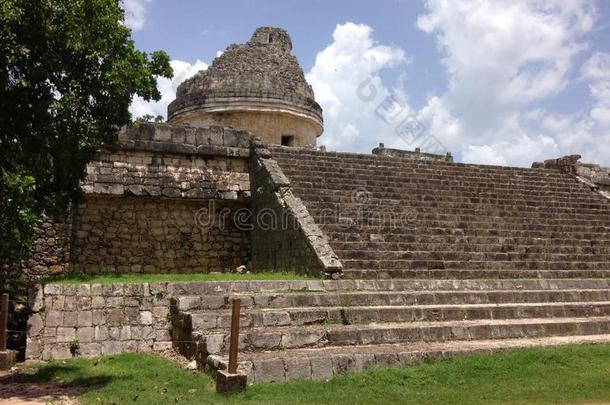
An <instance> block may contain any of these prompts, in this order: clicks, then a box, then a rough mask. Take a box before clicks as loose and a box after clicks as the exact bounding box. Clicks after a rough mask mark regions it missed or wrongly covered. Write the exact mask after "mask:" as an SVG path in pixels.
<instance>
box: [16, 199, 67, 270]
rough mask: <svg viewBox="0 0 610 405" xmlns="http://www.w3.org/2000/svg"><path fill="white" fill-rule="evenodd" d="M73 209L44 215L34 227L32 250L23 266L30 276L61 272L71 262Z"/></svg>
mask: <svg viewBox="0 0 610 405" xmlns="http://www.w3.org/2000/svg"><path fill="white" fill-rule="evenodd" d="M71 234H72V210H71V209H70V210H68V212H66V213H64V214H59V215H53V216H46V215H45V216H44V217H43V221H42V223H41V224H40V225H39V226H38V227H36V228H35V229H34V238H33V241H32V250H31V252H30V256H29V257H28V259H27V260H26V261H25V262H24V265H23V268H24V270H25V271H26V273H27V275H28V276H29V278H36V277H37V276H42V275H53V274H61V273H62V272H64V271H65V269H66V268H67V267H68V265H69V262H70V237H71Z"/></svg>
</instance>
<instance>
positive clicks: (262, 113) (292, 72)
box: [168, 27, 323, 146]
mask: <svg viewBox="0 0 610 405" xmlns="http://www.w3.org/2000/svg"><path fill="white" fill-rule="evenodd" d="M291 51H292V41H291V40H290V36H289V35H288V33H287V32H286V31H284V30H282V29H278V28H269V27H263V28H259V29H257V30H256V32H254V35H252V38H251V39H250V41H249V42H247V43H245V44H240V45H231V46H229V47H228V48H227V49H226V50H225V51H224V52H223V54H222V55H220V56H219V57H218V58H216V59H215V60H214V62H213V63H212V65H211V66H210V67H209V68H208V69H207V70H204V71H201V72H199V73H198V74H196V75H195V76H194V77H192V78H190V79H188V80H186V81H185V82H184V83H182V84H181V85H180V87H178V92H177V94H176V100H174V101H173V102H172V103H171V104H170V105H169V107H168V122H169V123H170V124H175V125H180V124H188V125H192V126H197V127H203V126H209V125H221V126H230V127H234V128H239V129H244V130H248V131H250V133H252V134H253V135H254V136H257V137H259V138H261V139H262V140H263V141H266V142H269V143H272V144H277V145H284V146H314V145H315V144H316V138H317V137H318V136H320V134H322V130H323V124H322V108H320V106H319V105H318V103H316V101H315V99H314V94H313V90H312V89H311V86H310V85H309V83H307V81H306V80H305V75H304V74H303V70H302V69H301V67H300V66H299V62H298V61H297V59H296V58H295V57H294V55H292V53H291Z"/></svg>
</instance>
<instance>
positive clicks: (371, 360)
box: [206, 335, 610, 382]
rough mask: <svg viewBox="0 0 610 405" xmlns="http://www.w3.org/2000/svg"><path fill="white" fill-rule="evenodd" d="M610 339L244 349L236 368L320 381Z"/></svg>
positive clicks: (210, 361) (212, 363) (213, 365)
mask: <svg viewBox="0 0 610 405" xmlns="http://www.w3.org/2000/svg"><path fill="white" fill-rule="evenodd" d="M608 342H610V335H585V336H553V337H544V338H521V339H502V340H493V339H490V340H471V341H448V342H418V343H412V342H410V343H406V344H383V345H360V346H327V347H321V348H313V349H291V350H284V351H281V352H276V351H273V352H267V353H243V354H240V355H239V357H238V360H239V363H238V364H239V365H238V370H239V371H241V372H244V373H246V374H247V375H248V382H284V381H291V380H324V379H329V378H332V377H337V376H340V375H343V374H345V373H353V372H359V371H362V370H364V369H365V368H367V367H371V366H384V367H388V366H389V367H399V366H410V365H414V364H417V363H420V362H423V361H430V360H437V359H438V360H440V359H446V358H452V357H458V356H467V355H475V354H478V355H486V354H491V353H494V352H498V351H503V350H513V349H518V348H530V347H539V346H558V345H568V344H597V343H608ZM227 365H228V359H227V357H226V356H222V355H212V356H208V357H207V361H206V367H207V368H208V369H209V370H211V371H215V370H226V369H227Z"/></svg>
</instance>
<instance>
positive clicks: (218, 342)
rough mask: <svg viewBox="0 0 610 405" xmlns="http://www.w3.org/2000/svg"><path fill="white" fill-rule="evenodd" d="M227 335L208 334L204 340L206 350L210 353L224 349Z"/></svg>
mask: <svg viewBox="0 0 610 405" xmlns="http://www.w3.org/2000/svg"><path fill="white" fill-rule="evenodd" d="M224 343H225V336H224V335H222V334H216V335H207V336H206V337H205V341H204V351H205V352H206V353H208V354H216V353H220V352H222V350H223V349H224Z"/></svg>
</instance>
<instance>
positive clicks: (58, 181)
mask: <svg viewBox="0 0 610 405" xmlns="http://www.w3.org/2000/svg"><path fill="white" fill-rule="evenodd" d="M123 21H124V14H123V10H122V9H121V7H120V4H119V0H0V259H2V260H1V261H2V262H4V264H6V263H7V262H8V261H15V260H18V259H19V258H21V257H23V255H24V254H25V253H26V252H27V249H28V246H29V243H30V238H31V235H32V226H33V225H34V224H35V223H36V222H37V221H38V220H39V218H40V216H41V214H42V213H43V212H47V213H52V212H53V211H54V210H57V209H63V208H65V207H66V206H67V205H68V204H69V202H70V201H72V200H74V199H75V198H78V196H79V191H80V190H79V182H80V180H81V179H82V178H83V176H84V169H85V165H86V163H87V162H88V161H89V160H90V159H91V157H92V155H93V154H94V153H95V152H96V151H97V150H99V149H100V148H103V147H105V146H108V145H110V144H111V143H113V142H114V141H115V139H116V134H117V132H118V129H119V128H120V127H121V126H123V125H125V124H127V123H129V122H130V121H131V116H130V113H129V111H128V107H129V104H130V102H131V99H132V96H133V95H134V94H137V95H139V96H141V97H142V98H144V99H145V100H151V99H152V100H159V99H160V97H161V95H160V93H159V91H158V90H157V83H156V78H155V76H162V77H168V78H169V77H171V76H172V70H171V67H170V65H169V57H168V56H167V54H166V53H165V52H163V51H156V52H152V53H145V52H142V51H139V50H138V49H136V47H135V45H134V42H133V40H132V39H131V31H130V30H129V28H127V27H125V25H124V23H123ZM0 264H2V263H0Z"/></svg>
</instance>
